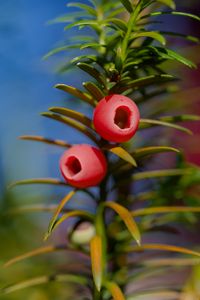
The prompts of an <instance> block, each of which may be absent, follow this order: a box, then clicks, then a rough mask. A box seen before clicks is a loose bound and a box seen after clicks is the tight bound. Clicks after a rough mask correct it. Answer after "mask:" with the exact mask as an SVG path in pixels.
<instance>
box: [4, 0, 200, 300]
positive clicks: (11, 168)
mask: <svg viewBox="0 0 200 300" xmlns="http://www.w3.org/2000/svg"><path fill="white" fill-rule="evenodd" d="M66 2H67V1H66V0H60V1H56V0H43V1H41V0H29V1H27V0H1V1H0V44H1V47H0V66H1V68H0V95H1V96H0V97H1V100H0V101H1V102H0V103H1V105H0V195H1V196H0V209H1V217H0V218H1V219H0V262H3V261H5V260H6V259H8V258H10V257H12V256H15V255H17V254H19V253H22V252H24V251H27V250H30V249H32V248H33V247H37V246H39V245H41V244H42V237H43V232H44V228H45V224H47V223H46V222H47V219H46V218H47V217H46V216H44V215H42V214H37V215H34V214H33V215H32V214H31V215H26V216H24V215H23V214H22V215H17V216H15V215H14V214H13V215H10V217H9V218H8V217H7V216H6V212H7V211H8V209H10V208H11V207H12V208H13V207H18V206H20V205H22V204H29V203H42V202H45V201H46V202H49V203H50V202H51V201H52V199H54V200H59V199H60V197H61V196H62V194H63V193H64V192H63V191H60V189H59V190H57V189H55V188H51V187H42V186H38V187H37V188H35V187H30V186H29V187H19V188H16V189H15V190H14V191H11V192H10V191H7V189H6V186H7V184H8V183H10V182H12V181H15V180H20V179H24V178H34V177H60V174H59V170H58V160H59V157H60V155H61V153H62V149H61V150H60V149H59V148H54V147H48V146H46V145H43V144H39V143H31V142H27V141H20V140H19V139H17V137H18V136H20V135H23V134H33V135H44V136H48V137H52V138H54V137H56V138H61V139H65V140H67V141H70V142H71V143H77V142H81V141H83V137H82V136H80V135H78V134H77V133H76V132H75V131H73V130H72V129H66V128H65V127H64V126H63V125H62V124H55V123H54V122H52V121H50V120H46V119H44V118H42V117H40V116H39V114H40V112H43V111H46V110H47V109H48V107H50V106H53V105H69V106H70V107H71V108H78V109H79V110H83V111H84V110H86V109H87V108H86V107H84V106H83V107H80V104H79V103H74V102H73V99H72V97H68V96H66V95H64V94H63V93H62V92H59V91H58V90H56V89H54V88H53V86H54V85H55V84H56V83H59V82H60V83H67V84H70V85H76V86H79V84H80V82H81V79H82V78H81V76H82V73H78V76H77V75H76V73H73V72H72V73H68V74H59V73H57V72H56V70H57V68H58V66H59V65H60V64H61V63H62V62H63V56H61V57H60V56H54V57H52V58H49V59H48V60H42V57H43V56H44V55H45V54H46V53H47V52H48V51H49V50H50V49H52V48H54V47H55V46H58V45H59V44H61V43H60V41H63V40H65V41H67V39H68V37H69V35H74V34H77V32H76V31H75V30H70V31H68V32H63V24H54V25H52V26H50V25H48V24H47V23H48V21H49V20H51V19H53V18H55V17H56V16H58V15H61V14H64V13H67V11H68V10H69V8H67V7H66ZM82 2H84V1H82ZM177 2H179V3H177V4H178V5H181V6H178V8H177V10H179V9H181V10H185V11H187V12H191V13H195V14H199V12H200V3H199V0H193V1H187V0H186V1H177ZM70 11H72V9H70ZM164 18H165V29H166V28H167V30H169V31H170V30H172V31H173V29H174V28H176V29H177V31H178V30H179V31H180V32H186V33H188V34H191V33H192V34H193V35H197V36H200V26H199V23H197V22H195V21H191V20H189V19H187V18H179V17H177V18H176V17H169V16H168V17H167V16H166V17H164ZM171 45H173V47H175V48H178V47H179V48H180V52H181V53H183V54H185V55H186V56H187V57H189V58H191V59H194V61H195V62H197V63H199V62H200V58H199V51H200V47H199V46H193V45H192V44H186V43H183V41H181V40H176V42H175V41H174V39H172V40H171ZM73 54H74V53H73ZM177 72H178V73H181V76H182V78H183V82H182V88H183V89H184V93H182V94H181V93H179V97H182V98H183V101H184V103H185V102H188V103H187V111H188V112H190V113H194V112H195V113H200V70H192V71H191V70H186V68H182V67H181V68H179V69H177ZM186 89H187V90H186ZM185 90H186V91H185ZM179 100H180V99H179ZM178 109H179V108H178ZM180 110H181V108H180ZM177 113H179V111H178V112H177ZM190 127H191V129H192V130H194V132H195V134H196V135H195V137H188V138H187V139H185V137H184V138H183V136H182V135H181V134H180V135H176V136H175V138H174V145H177V146H180V147H181V148H184V151H185V155H186V157H187V159H188V161H190V162H192V163H195V164H200V147H199V143H200V129H199V123H197V124H196V123H195V124H191V125H190ZM57 239H58V240H59V235H58V237H57ZM54 257H55V256H54ZM52 258H53V256H48V257H47V259H46V261H45V259H44V257H43V258H41V260H40V258H38V259H37V264H35V263H34V262H35V261H33V263H30V262H25V263H23V264H21V265H17V266H16V267H13V268H12V270H11V269H10V270H9V269H7V270H0V285H4V284H6V283H10V282H15V281H16V279H19V278H26V276H28V275H27V274H31V275H34V274H35V275H36V274H37V275H38V274H43V273H44V270H45V271H46V270H48V271H51V270H53V269H54V265H55V264H57V265H59V264H60V265H62V261H63V259H65V260H66V261H67V259H68V258H67V257H63V255H61V256H60V255H59V256H58V255H57V256H56V259H52ZM48 289H49V294H48V292H47V288H45V289H44V288H42V287H41V288H38V289H31V290H30V291H29V292H27V291H22V292H19V293H16V294H15V295H12V296H8V297H5V298H2V299H20V300H21V299H31V300H45V299H65V298H64V295H66V293H68V295H70V288H69V287H67V290H66V289H65V290H64V291H63V290H62V291H61V290H60V289H59V286H54V287H53V288H50V287H49V288H48ZM27 295H28V298H27ZM62 297H63V298H62Z"/></svg>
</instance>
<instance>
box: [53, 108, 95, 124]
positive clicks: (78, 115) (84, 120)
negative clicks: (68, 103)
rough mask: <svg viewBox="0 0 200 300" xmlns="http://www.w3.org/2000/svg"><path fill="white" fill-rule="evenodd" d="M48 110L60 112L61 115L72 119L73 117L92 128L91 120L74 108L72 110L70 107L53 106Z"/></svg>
mask: <svg viewBox="0 0 200 300" xmlns="http://www.w3.org/2000/svg"><path fill="white" fill-rule="evenodd" d="M49 111H52V112H54V113H58V114H61V115H63V116H66V117H69V118H72V119H75V120H77V121H79V122H80V123H82V124H84V125H86V126H87V127H89V128H90V129H92V120H91V119H90V118H88V117H87V116H85V115H84V114H82V113H80V112H78V111H76V110H72V109H69V108H65V107H57V106H54V107H50V108H49Z"/></svg>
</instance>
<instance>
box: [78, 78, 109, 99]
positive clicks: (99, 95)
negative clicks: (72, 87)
mask: <svg viewBox="0 0 200 300" xmlns="http://www.w3.org/2000/svg"><path fill="white" fill-rule="evenodd" d="M83 86H84V88H85V89H86V90H87V91H88V92H89V93H90V95H91V96H92V97H93V98H94V99H95V100H96V101H100V100H101V99H103V98H104V97H105V95H104V93H103V92H102V91H101V90H100V88H99V87H98V86H97V85H96V84H94V83H93V82H83Z"/></svg>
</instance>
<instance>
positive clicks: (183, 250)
mask: <svg viewBox="0 0 200 300" xmlns="http://www.w3.org/2000/svg"><path fill="white" fill-rule="evenodd" d="M143 250H160V251H170V252H176V253H183V254H189V255H194V256H198V257H200V252H197V251H193V250H190V249H187V248H183V247H177V246H172V245H167V244H143V245H142V246H139V247H138V246H128V247H127V248H126V249H125V251H128V252H132V251H143Z"/></svg>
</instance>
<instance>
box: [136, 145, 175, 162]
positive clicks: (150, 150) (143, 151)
mask: <svg viewBox="0 0 200 300" xmlns="http://www.w3.org/2000/svg"><path fill="white" fill-rule="evenodd" d="M163 152H176V153H180V151H179V150H178V149H176V148H173V147H167V146H151V147H144V148H138V149H136V150H135V151H134V152H133V155H134V156H135V158H136V159H139V158H142V157H144V156H148V155H152V154H156V153H163Z"/></svg>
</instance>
